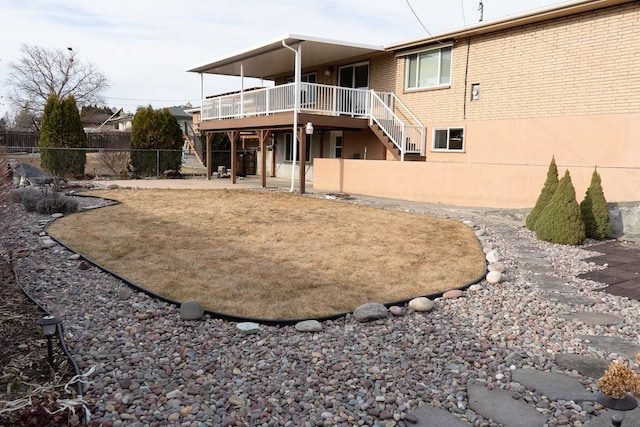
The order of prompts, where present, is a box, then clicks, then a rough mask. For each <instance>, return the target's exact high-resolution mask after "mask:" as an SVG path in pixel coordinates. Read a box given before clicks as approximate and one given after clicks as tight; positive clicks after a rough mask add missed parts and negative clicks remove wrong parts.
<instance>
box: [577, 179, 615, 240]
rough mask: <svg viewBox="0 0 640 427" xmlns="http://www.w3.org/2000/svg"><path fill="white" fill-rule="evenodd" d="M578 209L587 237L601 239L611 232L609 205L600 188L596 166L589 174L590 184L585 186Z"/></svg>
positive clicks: (600, 183) (600, 182)
mask: <svg viewBox="0 0 640 427" xmlns="http://www.w3.org/2000/svg"><path fill="white" fill-rule="evenodd" d="M580 211H581V212H582V218H583V220H584V228H585V234H586V236H587V237H590V238H592V239H597V240H603V239H605V238H606V237H607V235H608V234H609V233H611V218H610V217H609V207H608V206H607V200H606V199H605V197H604V191H603V190H602V181H601V179H600V174H599V173H598V170H597V168H596V169H594V171H593V175H591V184H590V185H589V188H587V192H586V194H585V196H584V200H583V201H582V203H580Z"/></svg>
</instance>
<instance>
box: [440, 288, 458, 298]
mask: <svg viewBox="0 0 640 427" xmlns="http://www.w3.org/2000/svg"><path fill="white" fill-rule="evenodd" d="M461 296H462V291H461V290H460V289H452V290H450V291H447V292H445V293H443V294H442V298H444V299H454V298H460V297H461Z"/></svg>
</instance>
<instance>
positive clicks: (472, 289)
mask: <svg viewBox="0 0 640 427" xmlns="http://www.w3.org/2000/svg"><path fill="white" fill-rule="evenodd" d="M469 290H470V291H473V292H475V291H481V290H482V285H478V284H477V283H474V284H473V285H471V286H469Z"/></svg>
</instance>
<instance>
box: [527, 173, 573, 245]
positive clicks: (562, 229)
mask: <svg viewBox="0 0 640 427" xmlns="http://www.w3.org/2000/svg"><path fill="white" fill-rule="evenodd" d="M535 232H536V235H537V236H538V239H540V240H545V241H547V242H552V243H561V244H563V245H579V244H581V243H582V242H584V239H585V231H584V222H583V220H582V213H581V212H580V206H579V205H578V202H577V201H576V191H575V189H574V188H573V183H572V182H571V176H570V175H569V171H568V170H567V171H566V172H565V174H564V177H563V178H562V179H561V180H560V182H558V186H557V188H556V191H555V193H554V194H553V197H551V200H549V203H548V204H547V206H546V207H545V208H544V209H543V210H542V213H541V214H540V217H539V218H538V220H537V221H536V223H535Z"/></svg>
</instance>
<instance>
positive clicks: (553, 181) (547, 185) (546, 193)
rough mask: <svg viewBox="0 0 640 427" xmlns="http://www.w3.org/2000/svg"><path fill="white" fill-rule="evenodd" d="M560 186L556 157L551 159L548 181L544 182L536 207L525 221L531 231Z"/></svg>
mask: <svg viewBox="0 0 640 427" xmlns="http://www.w3.org/2000/svg"><path fill="white" fill-rule="evenodd" d="M557 186H558V167H557V166H556V159H555V157H552V158H551V163H550V164H549V169H548V170H547V179H546V181H545V182H544V186H543V187H542V191H541V192H540V195H539V196H538V200H537V201H536V205H535V206H534V207H533V209H532V210H531V212H529V215H527V218H526V219H525V224H526V226H527V228H528V229H529V230H534V229H535V225H536V221H537V220H538V218H539V217H540V214H541V213H542V210H543V209H544V208H545V206H547V204H548V203H549V200H551V197H553V194H554V193H555V192H556V187H557Z"/></svg>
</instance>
